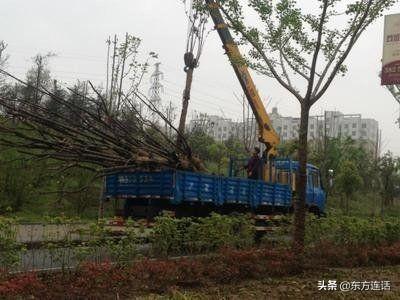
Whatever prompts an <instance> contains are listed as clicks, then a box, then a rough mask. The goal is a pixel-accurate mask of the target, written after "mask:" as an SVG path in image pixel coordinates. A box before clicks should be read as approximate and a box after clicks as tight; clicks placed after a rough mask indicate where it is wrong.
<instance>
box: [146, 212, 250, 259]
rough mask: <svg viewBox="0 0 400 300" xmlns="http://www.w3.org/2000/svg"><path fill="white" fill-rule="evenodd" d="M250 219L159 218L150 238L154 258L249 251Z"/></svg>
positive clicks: (237, 217)
mask: <svg viewBox="0 0 400 300" xmlns="http://www.w3.org/2000/svg"><path fill="white" fill-rule="evenodd" d="M254 238H255V227H254V224H253V221H252V219H251V218H250V216H247V215H235V216H226V215H219V214H215V213H213V214H211V216H209V217H206V218H182V219H175V218H171V217H168V216H167V217H158V218H156V223H155V226H154V228H153V232H152V234H151V238H150V240H151V243H152V249H153V252H154V254H156V255H163V256H167V255H170V254H188V253H207V252H210V251H215V250H218V249H220V248H223V247H232V248H238V249H242V248H246V247H251V246H252V245H253V244H254Z"/></svg>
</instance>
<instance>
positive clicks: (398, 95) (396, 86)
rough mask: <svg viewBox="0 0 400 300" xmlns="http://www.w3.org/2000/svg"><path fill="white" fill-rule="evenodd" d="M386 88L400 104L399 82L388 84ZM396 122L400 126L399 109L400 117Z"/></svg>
mask: <svg viewBox="0 0 400 300" xmlns="http://www.w3.org/2000/svg"><path fill="white" fill-rule="evenodd" d="M386 88H387V89H388V90H389V91H390V93H391V94H392V95H393V98H394V99H395V100H396V101H397V102H398V103H399V104H400V85H399V84H394V85H387V86H386ZM396 123H398V124H399V128H400V111H399V118H398V119H397V121H396Z"/></svg>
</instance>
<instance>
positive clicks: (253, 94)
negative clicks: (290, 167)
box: [205, 0, 279, 158]
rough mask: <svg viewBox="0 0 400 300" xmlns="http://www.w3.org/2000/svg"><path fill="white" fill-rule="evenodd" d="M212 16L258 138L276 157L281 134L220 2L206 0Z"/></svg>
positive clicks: (268, 152) (268, 151)
mask: <svg viewBox="0 0 400 300" xmlns="http://www.w3.org/2000/svg"><path fill="white" fill-rule="evenodd" d="M205 2H206V4H207V6H208V10H209V12H210V15H211V18H212V20H213V22H214V25H215V29H216V30H217V32H218V35H219V37H220V38H221V41H222V44H223V47H224V49H225V51H226V54H227V55H228V57H229V60H230V62H231V65H232V67H233V69H234V71H235V74H236V77H237V78H238V80H239V82H240V85H241V86H242V89H243V91H244V93H245V95H246V98H247V101H248V102H249V103H250V106H251V109H252V111H253V114H254V116H255V118H256V121H257V124H258V140H259V141H260V142H261V143H263V144H264V145H265V147H266V150H265V154H266V157H268V158H269V157H275V156H276V155H277V148H276V147H277V145H278V144H279V136H278V134H277V133H276V132H275V130H274V128H273V127H272V122H271V120H270V118H269V116H268V113H267V111H266V109H265V107H264V104H263V103H262V101H261V98H260V95H259V94H258V91H257V88H256V86H255V84H254V82H253V79H252V78H251V75H250V73H249V70H248V68H247V65H246V64H245V63H244V59H243V56H242V55H241V53H240V51H239V47H238V46H237V44H236V43H235V41H234V40H233V38H232V35H231V33H230V32H229V29H228V26H227V24H226V23H225V21H224V18H223V17H222V15H221V12H220V10H219V6H218V4H217V3H216V2H215V1H214V0H205Z"/></svg>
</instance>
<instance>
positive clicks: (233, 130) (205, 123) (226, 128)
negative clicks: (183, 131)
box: [189, 115, 241, 142]
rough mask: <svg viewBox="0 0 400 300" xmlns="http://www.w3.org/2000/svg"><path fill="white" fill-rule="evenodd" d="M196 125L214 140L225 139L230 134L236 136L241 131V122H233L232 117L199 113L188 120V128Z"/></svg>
mask: <svg viewBox="0 0 400 300" xmlns="http://www.w3.org/2000/svg"><path fill="white" fill-rule="evenodd" d="M196 126H201V127H203V129H205V130H206V131H207V132H208V134H209V135H210V136H212V137H213V138H214V139H215V140H216V141H220V142H222V141H226V140H227V139H229V138H230V137H231V136H234V137H238V136H239V134H240V131H241V123H240V122H234V121H232V119H227V118H222V117H220V116H216V115H212V116H209V115H200V116H198V117H197V118H195V119H192V120H190V122H189V130H193V128H195V127H196Z"/></svg>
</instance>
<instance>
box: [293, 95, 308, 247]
mask: <svg viewBox="0 0 400 300" xmlns="http://www.w3.org/2000/svg"><path fill="white" fill-rule="evenodd" d="M305 103H307V101H305ZM309 113H310V106H309V105H304V104H302V105H301V116H300V130H299V148H298V157H299V170H298V180H297V181H296V192H297V193H296V197H295V199H294V200H295V201H294V229H293V245H292V249H293V251H294V252H295V253H299V254H300V253H302V252H303V250H304V236H305V218H306V186H307V167H306V166H307V165H306V164H307V132H308V116H309Z"/></svg>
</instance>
